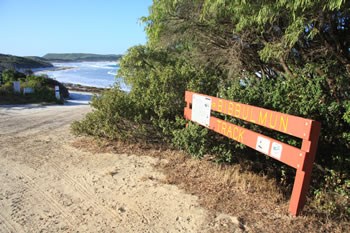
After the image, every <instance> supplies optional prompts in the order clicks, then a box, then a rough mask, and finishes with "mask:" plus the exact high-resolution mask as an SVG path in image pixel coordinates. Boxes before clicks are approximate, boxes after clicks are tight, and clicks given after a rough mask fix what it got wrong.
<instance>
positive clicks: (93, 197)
mask: <svg viewBox="0 0 350 233" xmlns="http://www.w3.org/2000/svg"><path fill="white" fill-rule="evenodd" d="M50 165H51V166H52V167H53V168H54V169H56V171H57V172H58V174H60V176H61V177H63V178H64V179H63V181H65V182H66V183H68V184H70V185H71V186H72V187H74V189H75V190H76V191H78V192H79V193H80V194H81V195H82V196H83V197H84V198H85V199H86V200H88V201H89V203H90V204H92V206H93V207H94V208H96V209H97V210H99V211H100V212H102V213H104V214H108V215H109V216H112V217H115V218H117V219H119V220H120V221H122V217H121V216H120V215H119V214H117V213H115V210H114V209H112V208H109V207H106V206H104V205H103V204H101V203H100V201H99V199H97V197H96V195H94V194H92V193H91V192H90V191H89V190H88V189H86V188H85V187H84V186H83V184H81V183H80V182H79V181H77V180H76V179H74V178H73V177H72V176H70V175H69V174H67V171H66V170H65V169H63V168H61V167H60V166H59V165H58V164H57V163H56V162H53V163H52V164H50ZM125 230H126V229H125Z"/></svg>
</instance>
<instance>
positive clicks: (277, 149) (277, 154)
mask: <svg viewBox="0 0 350 233" xmlns="http://www.w3.org/2000/svg"><path fill="white" fill-rule="evenodd" d="M282 148H283V147H282V145H281V144H279V143H277V142H273V143H272V146H271V156H272V157H274V158H276V159H281V154H282Z"/></svg>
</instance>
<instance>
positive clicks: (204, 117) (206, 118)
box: [191, 94, 211, 127]
mask: <svg viewBox="0 0 350 233" xmlns="http://www.w3.org/2000/svg"><path fill="white" fill-rule="evenodd" d="M210 109H211V98H209V97H205V96H201V95H196V94H193V96H192V119H191V120H192V121H195V122H197V123H199V124H201V125H204V126H206V127H209V122H210Z"/></svg>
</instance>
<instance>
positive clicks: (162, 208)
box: [0, 92, 244, 232]
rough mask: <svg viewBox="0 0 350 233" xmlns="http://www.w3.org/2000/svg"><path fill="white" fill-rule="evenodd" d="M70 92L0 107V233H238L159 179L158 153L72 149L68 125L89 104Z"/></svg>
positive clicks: (224, 218)
mask: <svg viewBox="0 0 350 233" xmlns="http://www.w3.org/2000/svg"><path fill="white" fill-rule="evenodd" d="M71 96H72V100H70V101H69V102H68V103H67V104H65V105H64V106H57V105H51V106H41V105H26V106H0V232H218V231H220V229H221V227H222V226H223V225H225V227H226V228H225V229H230V230H229V231H230V232H242V231H243V230H242V229H244V227H242V225H241V223H240V222H239V221H238V219H237V218H235V217H234V216H229V215H225V214H215V215H213V214H212V213H210V212H209V211H208V210H206V209H204V208H202V207H201V206H200V205H199V201H198V197H196V196H194V195H191V194H188V193H185V191H183V190H182V189H180V188H178V187H177V186H175V185H171V184H165V183H164V182H160V180H161V179H163V178H164V174H162V173H161V172H159V171H158V170H156V169H155V168H154V166H153V165H155V164H157V163H158V162H159V160H160V159H161V158H155V157H149V156H147V155H146V154H145V156H136V155H133V154H116V153H93V152H88V151H86V150H80V149H77V148H75V147H73V146H72V141H74V140H76V138H75V137H74V136H73V135H72V134H71V133H70V129H69V126H70V123H71V122H72V121H74V120H79V119H81V118H82V117H83V116H84V115H85V114H86V113H87V112H89V111H91V109H90V107H89V105H88V100H89V99H90V94H86V93H77V92H76V93H72V95H71ZM228 226H229V227H228Z"/></svg>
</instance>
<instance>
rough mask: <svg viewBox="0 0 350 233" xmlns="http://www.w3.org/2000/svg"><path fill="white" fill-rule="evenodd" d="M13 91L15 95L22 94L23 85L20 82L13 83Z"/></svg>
mask: <svg viewBox="0 0 350 233" xmlns="http://www.w3.org/2000/svg"><path fill="white" fill-rule="evenodd" d="M13 91H14V92H15V93H20V92H21V83H20V82H18V81H15V82H13Z"/></svg>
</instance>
